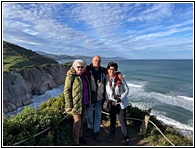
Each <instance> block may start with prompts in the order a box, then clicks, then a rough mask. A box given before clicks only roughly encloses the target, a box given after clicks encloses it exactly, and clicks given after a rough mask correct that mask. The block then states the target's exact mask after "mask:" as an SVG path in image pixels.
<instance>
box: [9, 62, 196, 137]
mask: <svg viewBox="0 0 196 149" xmlns="http://www.w3.org/2000/svg"><path fill="white" fill-rule="evenodd" d="M68 61H73V60H65V61H59V63H64V62H68ZM110 61H114V62H116V63H117V64H118V71H120V72H122V74H123V76H124V78H125V80H126V82H127V84H128V86H129V95H128V99H129V102H130V103H131V104H132V106H136V107H138V108H140V109H141V110H147V109H149V108H151V115H155V116H156V117H157V119H159V120H161V121H162V122H163V123H165V124H167V125H171V126H173V127H174V128H176V129H177V130H179V132H181V133H182V134H183V135H185V136H187V137H190V138H193V131H194V128H193V120H194V119H193V117H194V114H193V111H194V104H195V103H194V95H193V90H194V88H193V85H194V84H193V81H194V80H193V60H102V66H103V67H107V64H108V62H110ZM86 63H87V64H90V63H91V60H86ZM63 86H64V85H61V86H59V87H58V88H54V89H52V90H48V91H47V92H45V94H43V95H40V96H33V103H32V104H30V105H29V106H31V107H38V106H39V105H40V103H42V102H45V101H47V100H48V99H49V98H51V97H58V96H59V95H60V94H61V93H62V92H63ZM23 108H24V107H21V108H19V109H18V110H17V111H18V112H19V111H21V110H22V109H23ZM14 112H15V113H16V111H14ZM9 114H13V112H10V113H9Z"/></svg>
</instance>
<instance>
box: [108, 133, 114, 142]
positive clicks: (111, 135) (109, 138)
mask: <svg viewBox="0 0 196 149" xmlns="http://www.w3.org/2000/svg"><path fill="white" fill-rule="evenodd" d="M113 138H114V135H113V134H112V133H110V134H109V136H108V138H107V140H108V141H109V142H111V141H112V140H113Z"/></svg>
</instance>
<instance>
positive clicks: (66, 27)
mask: <svg viewBox="0 0 196 149" xmlns="http://www.w3.org/2000/svg"><path fill="white" fill-rule="evenodd" d="M1 5H2V10H1V11H2V13H3V15H2V25H3V26H2V33H3V35H2V37H3V40H4V41H8V42H11V43H13V44H16V45H19V46H22V47H24V48H26V49H30V50H32V51H35V52H36V51H42V52H46V53H52V54H66V55H71V56H73V55H85V56H94V55H100V56H102V57H116V56H119V57H123V58H127V59H193V55H194V52H193V48H194V45H193V44H194V42H193V37H194V30H193V25H194V18H193V16H194V15H193V9H194V3H193V2H192V3H191V2H175V3H174V2H162V3H159V2H156V1H154V2H134V3H133V2H118V3H117V2H107V3H106V2H64V3H63V2H36V3H35V2H34V3H33V2H28V3H27V2H14V3H13V2H3V3H2V4H1Z"/></svg>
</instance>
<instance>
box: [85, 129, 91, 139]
mask: <svg viewBox="0 0 196 149" xmlns="http://www.w3.org/2000/svg"><path fill="white" fill-rule="evenodd" d="M92 133H93V130H92V129H90V128H88V130H87V133H86V134H85V137H87V138H89V137H90V136H91V135H92Z"/></svg>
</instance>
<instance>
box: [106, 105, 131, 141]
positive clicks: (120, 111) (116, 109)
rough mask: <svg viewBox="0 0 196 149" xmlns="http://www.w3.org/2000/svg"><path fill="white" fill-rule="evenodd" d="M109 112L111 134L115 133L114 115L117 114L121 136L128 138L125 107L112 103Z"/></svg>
mask: <svg viewBox="0 0 196 149" xmlns="http://www.w3.org/2000/svg"><path fill="white" fill-rule="evenodd" d="M109 113H110V130H111V133H113V134H115V133H116V115H118V119H119V121H120V125H121V131H122V134H123V137H124V139H125V140H126V139H129V131H128V128H127V122H126V109H122V108H121V107H120V105H119V104H118V105H116V106H114V105H112V106H111V109H110V111H109Z"/></svg>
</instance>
